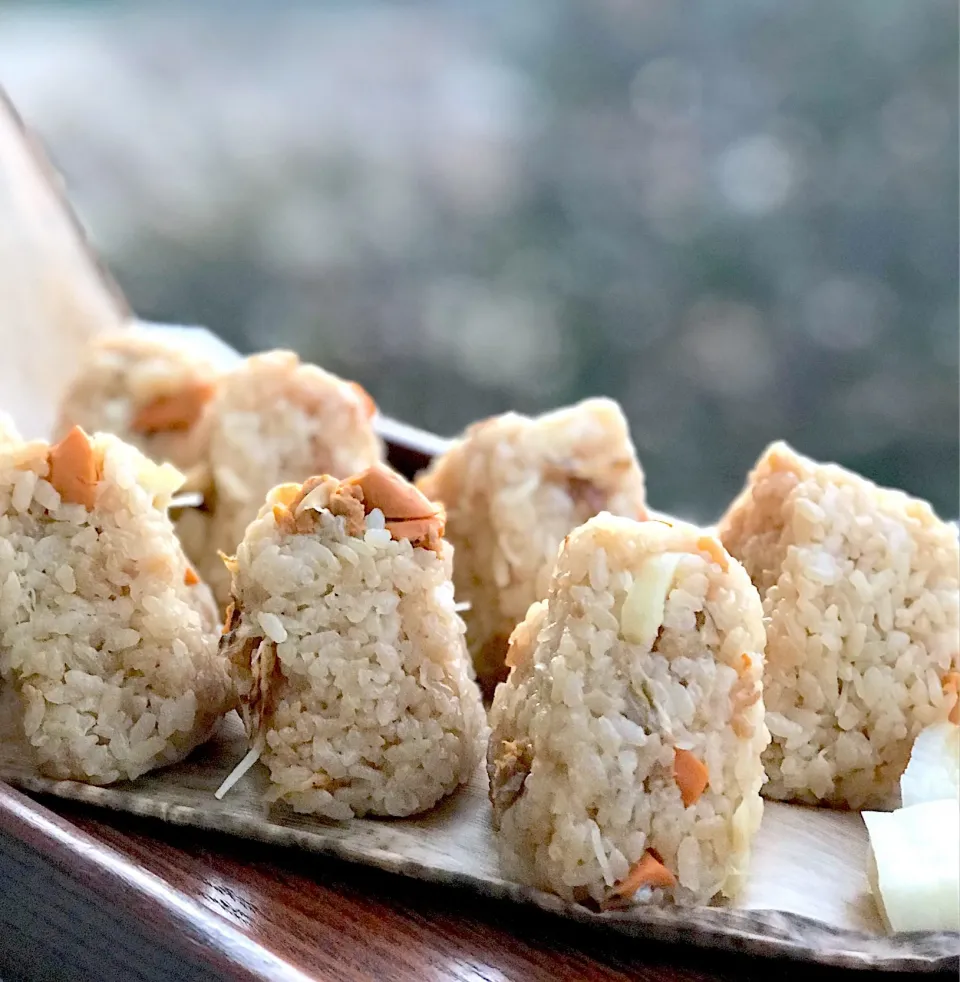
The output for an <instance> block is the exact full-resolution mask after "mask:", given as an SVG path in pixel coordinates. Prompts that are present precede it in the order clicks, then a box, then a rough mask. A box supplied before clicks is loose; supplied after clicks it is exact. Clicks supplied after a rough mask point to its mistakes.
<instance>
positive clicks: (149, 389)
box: [57, 328, 217, 470]
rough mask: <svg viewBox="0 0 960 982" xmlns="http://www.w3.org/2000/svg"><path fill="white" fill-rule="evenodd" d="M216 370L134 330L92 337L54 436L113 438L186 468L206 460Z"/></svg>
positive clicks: (63, 403) (62, 405)
mask: <svg viewBox="0 0 960 982" xmlns="http://www.w3.org/2000/svg"><path fill="white" fill-rule="evenodd" d="M216 379H217V376H216V372H215V371H214V368H213V366H212V365H211V364H209V363H208V362H207V361H205V360H204V359H201V358H198V357H197V356H196V355H194V354H192V353H191V352H190V351H189V349H187V348H186V347H185V346H183V345H178V344H173V343H170V342H167V341H162V340H160V339H158V338H156V337H149V336H147V335H145V334H144V333H143V332H141V331H138V330H136V329H133V328H131V329H129V330H126V331H122V332H118V333H112V334H105V335H101V336H99V337H95V338H93V339H92V340H91V342H90V344H89V345H88V347H87V352H86V358H85V360H84V362H83V364H82V365H81V366H80V369H79V372H78V373H77V375H76V377H75V378H74V379H73V382H72V383H71V385H70V386H69V388H68V389H67V391H66V393H65V395H64V397H63V399H62V401H61V403H60V412H59V419H58V422H57V435H58V436H61V435H63V434H64V433H67V432H68V431H69V430H70V429H72V428H73V427H74V426H81V427H83V429H85V430H86V431H87V432H88V433H99V432H103V433H113V434H114V435H115V436H118V437H120V438H121V439H122V440H125V441H126V442H127V443H132V444H133V445H134V446H135V447H137V448H138V449H139V450H141V451H142V452H143V453H145V454H146V455H147V456H148V457H150V458H151V459H152V460H155V461H157V462H159V463H162V462H164V461H169V462H170V463H172V464H173V465H174V466H176V467H178V468H180V469H181V470H188V469H190V468H192V467H195V466H196V465H197V464H199V463H201V462H202V461H203V460H205V459H206V454H207V430H208V426H207V417H206V409H207V407H208V406H209V403H210V400H211V399H212V398H213V395H214V393H215V392H216V388H217V380H216Z"/></svg>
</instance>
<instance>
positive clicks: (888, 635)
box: [720, 443, 960, 808]
mask: <svg viewBox="0 0 960 982" xmlns="http://www.w3.org/2000/svg"><path fill="white" fill-rule="evenodd" d="M720 535H721V538H722V539H723V542H724V545H725V546H726V547H727V548H728V549H729V550H730V552H731V553H732V554H733V555H735V556H737V557H738V558H739V559H740V561H741V562H742V563H743V564H744V566H745V567H746V569H747V572H748V573H750V575H751V577H752V578H753V581H754V583H755V584H756V586H757V588H758V589H759V591H760V594H761V596H762V598H763V605H764V616H765V619H766V625H767V663H766V674H765V678H764V692H765V701H766V705H767V724H768V726H769V728H770V732H771V734H772V738H773V739H772V742H771V744H770V747H769V749H768V750H767V753H766V756H765V764H766V769H767V777H768V783H767V784H766V786H765V788H764V793H765V794H766V795H767V796H769V797H771V798H781V799H791V800H797V801H804V802H810V803H822V804H827V805H833V806H839V807H850V808H888V807H891V806H893V805H895V804H896V802H897V796H898V781H899V779H900V775H901V774H902V773H903V770H904V767H905V766H906V763H907V759H908V756H909V753H910V748H911V746H912V743H913V740H914V738H915V737H916V735H917V733H919V731H920V730H921V729H922V728H923V727H925V726H929V725H931V724H933V723H936V722H938V721H941V720H944V719H946V718H947V716H948V715H949V714H950V712H951V710H952V708H953V707H954V706H955V705H956V701H957V694H956V683H957V680H958V678H960V677H958V676H957V675H956V674H955V673H956V672H957V668H958V647H960V621H958V610H960V592H958V582H960V580H958V577H960V552H958V543H957V529H956V527H955V526H953V525H951V524H950V523H947V522H943V521H940V520H939V519H938V518H937V516H936V515H935V514H934V512H933V511H932V509H931V508H930V506H929V505H928V504H927V503H926V502H924V501H919V500H917V499H915V498H910V497H908V496H907V495H906V494H903V493H902V492H900V491H892V490H888V489H886V488H879V487H877V486H876V485H874V484H872V483H871V482H870V481H867V480H865V479H864V478H862V477H860V476H858V475H856V474H853V473H851V472H850V471H847V470H844V469H843V468H841V467H838V466H836V465H833V464H817V463H815V462H814V461H812V460H809V459H807V458H805V457H802V456H800V455H799V454H797V453H795V452H794V451H793V450H792V449H791V448H790V447H788V446H787V445H786V444H785V443H777V444H774V445H773V446H771V447H769V448H768V449H767V450H766V451H765V452H764V454H763V455H762V456H761V458H760V460H759V461H758V463H757V465H756V468H755V469H754V471H753V473H752V474H751V475H750V477H749V479H748V481H747V486H746V488H745V490H744V491H743V493H742V494H741V495H740V497H739V498H737V500H736V501H735V502H734V503H733V504H732V505H731V507H730V509H729V511H728V512H727V514H726V515H725V516H724V518H723V519H722V521H721V523H720Z"/></svg>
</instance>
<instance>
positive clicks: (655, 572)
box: [620, 552, 683, 650]
mask: <svg viewBox="0 0 960 982" xmlns="http://www.w3.org/2000/svg"><path fill="white" fill-rule="evenodd" d="M681 559H683V554H682V553H679V552H662V553H660V554H659V555H657V556H651V557H650V558H649V559H648V560H647V561H646V562H645V563H644V564H643V565H642V566H641V567H640V573H639V575H638V576H637V578H636V579H635V580H634V581H633V585H632V586H631V587H630V589H629V590H628V591H627V596H626V599H625V600H624V601H623V609H622V610H621V611H620V633H621V634H622V635H623V637H624V639H625V640H627V641H630V642H631V643H633V644H639V645H642V646H643V647H644V648H646V649H648V650H649V649H650V648H652V647H653V642H654V641H656V639H657V633H658V632H659V630H660V625H661V624H662V623H663V614H664V609H665V608H666V604H667V595H668V594H669V593H670V587H671V586H672V585H673V577H674V575H675V574H676V571H677V565H678V564H679V562H680V560H681Z"/></svg>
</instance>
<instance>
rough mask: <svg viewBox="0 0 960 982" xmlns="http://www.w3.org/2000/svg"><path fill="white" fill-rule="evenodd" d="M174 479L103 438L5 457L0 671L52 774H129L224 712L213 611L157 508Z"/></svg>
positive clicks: (161, 760)
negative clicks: (88, 469)
mask: <svg viewBox="0 0 960 982" xmlns="http://www.w3.org/2000/svg"><path fill="white" fill-rule="evenodd" d="M77 434H79V436H78V435H77ZM65 447H66V448H68V449H69V450H70V452H69V453H68V452H67V451H66V450H64V448H65ZM51 460H55V461H59V462H60V463H59V464H54V465H53V466H51ZM86 465H89V466H90V472H89V474H88V476H89V477H91V478H92V480H86V479H85V478H83V476H82V475H83V468H84V467H85V466H86ZM78 475H79V476H78ZM180 480H181V478H180V475H179V474H178V473H177V472H176V471H175V470H174V469H173V468H172V467H170V466H168V465H165V466H163V467H158V466H157V465H155V464H153V463H152V462H151V461H149V460H148V459H147V458H145V457H144V456H143V455H142V454H140V453H139V452H138V451H137V450H136V449H134V448H133V447H130V446H127V445H126V444H124V443H122V442H121V441H120V440H118V439H116V438H115V437H112V436H107V435H98V436H97V437H95V438H94V439H93V440H92V443H91V442H90V441H87V438H86V436H85V435H84V434H83V433H82V432H81V431H76V433H73V434H71V435H69V436H68V437H67V439H66V440H65V441H64V442H63V443H62V444H60V445H58V447H54V448H51V447H49V446H48V445H47V444H46V443H43V442H34V443H16V444H9V445H7V446H4V447H0V674H2V676H3V678H4V680H5V681H6V682H7V683H8V684H12V686H13V688H14V689H15V690H16V691H17V693H18V695H19V706H20V711H21V713H22V718H21V726H22V733H23V736H25V738H26V740H27V741H28V742H29V744H30V746H31V748H32V751H33V754H34V758H35V761H36V764H37V766H38V767H39V769H40V770H41V771H42V772H43V773H44V774H46V775H48V776H50V777H54V778H62V779H73V780H80V781H89V782H92V783H94V784H107V783H110V782H112V781H116V780H119V779H122V778H135V777H137V776H138V775H140V774H143V773H144V772H145V771H148V770H150V769H151V768H154V767H160V766H162V765H164V764H170V763H172V762H174V761H176V760H179V759H180V758H182V757H183V756H185V755H186V754H187V753H188V752H189V751H190V750H191V749H192V748H193V747H195V746H196V745H197V744H198V743H200V742H201V741H203V740H205V739H206V737H207V736H208V734H209V733H210V731H211V728H212V726H213V724H214V723H215V721H216V720H217V719H218V718H219V717H220V715H221V714H223V713H224V712H226V711H228V710H229V709H230V708H231V706H232V705H233V704H234V690H233V685H232V682H231V680H230V675H229V671H228V664H227V660H226V658H224V657H223V656H222V655H220V654H219V653H218V651H217V643H218V639H219V630H218V617H217V612H216V609H215V607H214V604H213V601H212V598H211V596H210V594H209V591H208V590H207V589H206V587H204V586H202V585H201V584H196V585H192V586H191V585H188V582H190V581H191V580H193V577H192V570H189V569H188V564H187V560H186V558H185V557H184V555H183V552H182V550H181V549H180V546H179V544H178V542H177V539H176V536H175V535H174V531H173V526H172V525H171V523H170V519H169V518H168V517H167V514H166V507H167V505H168V503H169V499H170V495H171V494H172V492H173V491H175V490H176V488H177V486H178V484H179V482H180ZM85 496H86V500H87V501H88V503H89V505H90V507H87V504H85V503H84V501H83V500H79V499H83V498H84V497H85Z"/></svg>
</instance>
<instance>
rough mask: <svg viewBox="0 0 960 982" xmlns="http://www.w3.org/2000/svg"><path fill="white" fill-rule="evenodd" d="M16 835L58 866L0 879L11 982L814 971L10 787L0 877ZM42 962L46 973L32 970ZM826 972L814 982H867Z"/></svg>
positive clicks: (738, 975)
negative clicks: (658, 940) (648, 940)
mask: <svg viewBox="0 0 960 982" xmlns="http://www.w3.org/2000/svg"><path fill="white" fill-rule="evenodd" d="M47 805H50V806H51V807H52V808H53V809H55V811H56V813H57V814H56V815H54V814H52V813H51V812H48V811H47V809H46V806H47ZM18 843H25V844H26V845H27V846H28V848H30V849H32V850H34V851H35V854H36V856H38V857H40V858H41V859H42V860H43V861H44V862H48V863H50V864H51V867H52V868H53V870H54V872H55V873H56V875H57V876H58V877H59V878H60V880H61V882H59V883H54V882H52V880H51V877H49V876H46V875H39V874H38V873H37V871H36V870H29V871H26V872H27V873H29V875H24V876H21V877H20V878H19V880H18V881H17V882H6V883H2V884H0V886H2V888H3V893H2V895H0V929H2V934H0V937H2V938H3V943H2V947H0V978H3V979H4V982H15V980H17V979H19V978H42V979H48V978H50V979H52V978H58V979H59V978H64V979H70V980H72V982H81V980H85V979H88V978H89V979H114V978H116V979H121V978H123V979H151V980H152V979H154V978H156V979H181V978H183V979H188V978H189V979H193V978H198V979H203V978H209V979H220V978H223V979H242V980H248V979H277V980H287V979H290V980H294V979H303V978H306V979H322V980H334V979H345V980H351V982H360V980H364V982H366V980H380V979H384V980H396V982H407V980H410V982H414V980H416V982H448V980H449V982H468V980H469V982H479V980H489V982H495V980H505V979H509V980H514V979H516V980H526V979H530V980H541V979H542V980H547V979H560V978H564V979H566V978H570V979H584V980H590V982H613V980H624V982H625V980H628V979H633V980H658V982H659V980H664V982H665V980H677V982H679V980H690V982H694V980H708V979H709V980H719V979H746V980H752V979H757V980H759V979H766V978H768V977H771V976H773V977H775V978H785V979H797V980H799V979H801V978H803V979H806V978H809V976H810V974H811V969H810V968H809V966H801V965H792V964H790V963H786V962H772V961H766V960H757V959H746V958H738V957H736V956H730V955H720V954H714V953H710V952H703V951H697V950H694V949H686V948H683V947H680V946H671V947H668V946H662V945H644V944H640V943H637V942H634V941H627V940H624V941H619V940H616V941H611V940H610V938H608V937H601V936H600V935H598V934H596V933H594V932H592V931H590V930H585V929H580V928H577V927H571V926H570V925H569V924H565V923H561V922H560V921H558V920H556V919H553V918H551V917H549V916H547V915H542V914H538V913H535V912H532V911H529V910H526V909H523V910H521V909H519V908H516V907H513V906H510V905H503V904H497V903H493V902H483V901H480V900H478V899H477V898H476V897H474V896H472V895H468V894H466V893H460V892H458V891H456V890H450V889H446V890H438V889H437V888H432V887H430V886H428V885H425V884H420V883H415V882H411V881H409V880H406V879H401V878H399V877H393V876H390V875H389V874H386V873H380V872H378V871H375V870H371V869H368V868H364V867H358V866H351V865H347V864H343V863H339V862H336V861H332V860H329V859H320V858H316V857H310V856H306V855H302V854H299V853H294V852H291V851H287V850H277V849H270V848H267V847H263V846H257V845H254V844H249V843H244V842H239V841H237V840H233V839H230V838H228V837H226V836H220V835H217V834H215V833H197V832H194V831H190V830H186V829H177V828H172V827H170V826H166V825H161V824H160V823H156V822H150V821H146V820H138V819H132V818H130V817H129V816H123V815H119V814H117V815H112V814H110V815H107V814H104V813H102V812H97V813H94V812H92V811H91V810H89V809H84V808H81V807H78V806H73V805H68V804H67V803H64V802H58V801H53V800H52V799H47V800H45V801H44V802H43V804H42V806H40V807H38V806H36V805H35V804H34V803H33V802H30V801H29V799H26V798H24V797H23V796H21V795H19V794H18V793H17V792H14V791H12V790H10V789H7V788H6V787H0V871H2V872H5V873H7V874H9V873H10V871H11V860H10V855H11V853H12V852H14V851H15V850H13V849H12V845H13V846H15V845H16V844H18ZM14 872H16V871H14ZM27 908H31V909H33V910H38V911H42V910H44V909H46V910H52V911H53V912H54V914H53V915H51V916H48V917H46V918H42V917H33V918H23V917H21V920H26V922H27V925H28V926H27V927H26V928H24V927H23V925H22V924H21V925H20V927H19V928H14V929H11V923H12V921H13V920H14V919H15V917H14V915H15V914H17V913H19V912H23V911H24V910H26V909H27ZM91 909H95V912H96V914H97V916H98V917H99V921H98V922H97V923H92V922H91V919H90V914H91ZM30 925H32V927H31V926H30ZM74 948H78V949H79V950H80V952H81V956H78V955H77V954H76V953H74V952H73V949H74ZM52 952H53V953H55V957H54V958H52V959H51V953H52ZM33 953H36V955H35V956H34V954H33ZM83 955H85V956H86V962H85V963H84V964H81V963H79V962H80V961H81V960H82V956H83ZM33 957H36V959H37V960H36V961H35V962H34V964H35V965H40V967H41V968H42V974H34V975H29V974H24V972H25V971H28V970H29V962H30V959H31V958H33ZM25 961H26V962H27V965H26V966H25V964H24V962H25ZM41 962H42V964H41ZM59 969H62V970H63V972H62V974H60V973H59ZM816 974H817V978H818V982H821V980H822V982H827V980H829V979H840V978H843V979H846V980H848V982H853V980H854V979H856V978H857V977H858V976H857V974H856V973H841V972H833V971H825V970H822V969H820V970H817V972H816ZM870 977H871V979H876V978H877V977H878V976H876V975H872V976H870Z"/></svg>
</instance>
